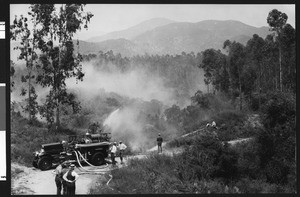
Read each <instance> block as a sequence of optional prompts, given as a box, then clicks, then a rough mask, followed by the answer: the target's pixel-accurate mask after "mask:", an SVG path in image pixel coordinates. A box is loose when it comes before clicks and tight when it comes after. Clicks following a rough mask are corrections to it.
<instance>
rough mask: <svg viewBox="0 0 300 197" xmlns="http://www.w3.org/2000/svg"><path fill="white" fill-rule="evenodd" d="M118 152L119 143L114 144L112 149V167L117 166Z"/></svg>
mask: <svg viewBox="0 0 300 197" xmlns="http://www.w3.org/2000/svg"><path fill="white" fill-rule="evenodd" d="M116 152H117V142H114V143H113V145H112V147H111V149H110V156H111V162H112V165H116V160H115V157H116Z"/></svg>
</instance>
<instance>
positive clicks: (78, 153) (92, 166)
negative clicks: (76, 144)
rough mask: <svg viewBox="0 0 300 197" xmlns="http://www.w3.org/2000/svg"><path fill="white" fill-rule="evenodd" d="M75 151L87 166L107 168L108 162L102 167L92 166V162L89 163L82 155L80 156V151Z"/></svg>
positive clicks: (99, 167)
mask: <svg viewBox="0 0 300 197" xmlns="http://www.w3.org/2000/svg"><path fill="white" fill-rule="evenodd" d="M77 153H78V154H79V156H80V157H81V158H82V159H83V161H85V163H87V164H88V165H89V166H91V167H96V168H98V169H102V168H107V167H108V164H106V166H104V167H101V166H94V165H92V164H90V163H89V162H88V161H87V160H86V159H85V158H84V157H83V156H82V154H81V153H80V151H77Z"/></svg>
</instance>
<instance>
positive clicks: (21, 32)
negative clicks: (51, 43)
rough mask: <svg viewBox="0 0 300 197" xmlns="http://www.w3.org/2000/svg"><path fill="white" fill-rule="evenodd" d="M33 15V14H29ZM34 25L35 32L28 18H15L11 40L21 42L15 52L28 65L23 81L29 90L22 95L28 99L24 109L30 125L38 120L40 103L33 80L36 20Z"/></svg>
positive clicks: (23, 91)
mask: <svg viewBox="0 0 300 197" xmlns="http://www.w3.org/2000/svg"><path fill="white" fill-rule="evenodd" d="M29 14H32V13H29ZM31 20H32V21H31V23H32V24H33V31H30V29H29V21H28V19H27V17H24V16H23V15H21V16H20V17H19V18H18V17H17V16H15V19H14V21H13V24H12V25H11V26H10V38H11V39H12V40H15V41H20V43H19V45H18V46H17V47H15V48H14V49H15V50H19V51H20V55H19V57H18V59H20V60H25V64H26V74H25V75H22V76H21V81H22V82H23V83H27V86H28V87H27V89H25V88H22V89H21V95H22V96H26V94H27V95H28V98H27V99H25V101H26V103H27V104H26V105H25V106H24V107H23V109H24V111H25V112H27V113H28V120H29V123H32V121H33V120H35V119H36V114H37V113H38V109H37V107H38V103H37V101H36V98H37V95H36V92H35V88H34V86H33V79H34V78H35V75H34V74H33V72H34V68H35V67H34V62H35V61H36V59H37V54H36V42H37V37H36V34H35V33H36V32H35V30H36V22H35V20H34V18H32V19H31Z"/></svg>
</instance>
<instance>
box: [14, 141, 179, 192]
mask: <svg viewBox="0 0 300 197" xmlns="http://www.w3.org/2000/svg"><path fill="white" fill-rule="evenodd" d="M165 145H166V143H163V144H162V147H163V153H162V154H167V155H172V154H174V153H178V152H180V150H179V149H178V150H177V149H172V150H170V149H166V148H165ZM156 151H157V146H155V147H153V148H151V149H149V150H148V151H147V152H146V153H145V154H140V155H133V156H125V157H124V163H125V164H124V165H121V164H120V161H119V157H117V158H116V161H117V162H118V163H117V167H119V168H122V167H124V166H126V164H127V162H128V161H129V160H130V159H133V158H138V159H142V158H146V157H147V155H149V154H151V153H154V152H156ZM84 169H85V170H90V171H92V170H97V172H98V174H95V173H92V172H87V171H84V170H83V169H81V168H75V171H76V172H77V173H78V174H79V175H80V177H79V179H78V180H77V182H76V194H88V193H89V188H90V187H91V186H93V184H95V183H96V180H97V179H98V178H100V176H104V175H103V174H99V173H105V172H109V171H110V170H111V165H103V166H99V168H97V167H96V168H95V167H90V166H84ZM11 170H12V171H19V172H20V173H19V174H18V175H17V176H16V177H15V178H14V179H12V194H17V195H20V194H23V195H30V194H34V195H55V194H56V185H55V181H54V178H55V175H54V174H53V173H52V171H53V169H52V170H47V171H41V170H39V169H36V168H34V167H26V166H23V165H20V164H17V163H12V164H11Z"/></svg>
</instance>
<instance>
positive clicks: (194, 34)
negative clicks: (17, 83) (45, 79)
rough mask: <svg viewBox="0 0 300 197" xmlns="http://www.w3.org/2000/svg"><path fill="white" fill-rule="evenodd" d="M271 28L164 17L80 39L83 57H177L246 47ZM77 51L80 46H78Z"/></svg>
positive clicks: (234, 22)
mask: <svg viewBox="0 0 300 197" xmlns="http://www.w3.org/2000/svg"><path fill="white" fill-rule="evenodd" d="M270 33H271V32H270V31H269V27H266V26H264V27H260V28H257V27H253V26H250V25H247V24H244V23H242V22H240V21H235V20H224V21H220V20H204V21H200V22H196V23H191V22H176V21H172V20H169V19H165V18H154V19H150V20H147V21H144V22H142V23H140V24H137V25H135V26H133V27H130V28H128V29H124V30H122V31H115V32H111V33H107V34H104V35H101V36H96V37H91V38H89V39H87V40H85V41H83V40H80V41H79V43H80V46H79V51H80V53H82V54H89V53H95V54H97V53H98V52H99V51H103V52H107V51H110V50H112V51H113V52H114V54H117V53H120V54H121V55H122V56H128V57H130V56H133V55H143V54H145V53H147V54H150V55H155V54H158V55H163V54H169V55H175V54H181V53H182V52H186V53H190V52H194V53H195V54H197V53H198V52H201V51H204V50H205V49H209V48H214V49H222V46H223V43H224V42H225V40H227V39H229V40H231V41H237V42H240V43H242V44H244V45H246V43H247V41H248V40H249V39H251V37H252V36H253V34H258V35H259V36H260V37H262V38H265V37H266V36H267V35H268V34H270ZM75 48H76V50H77V47H75Z"/></svg>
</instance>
